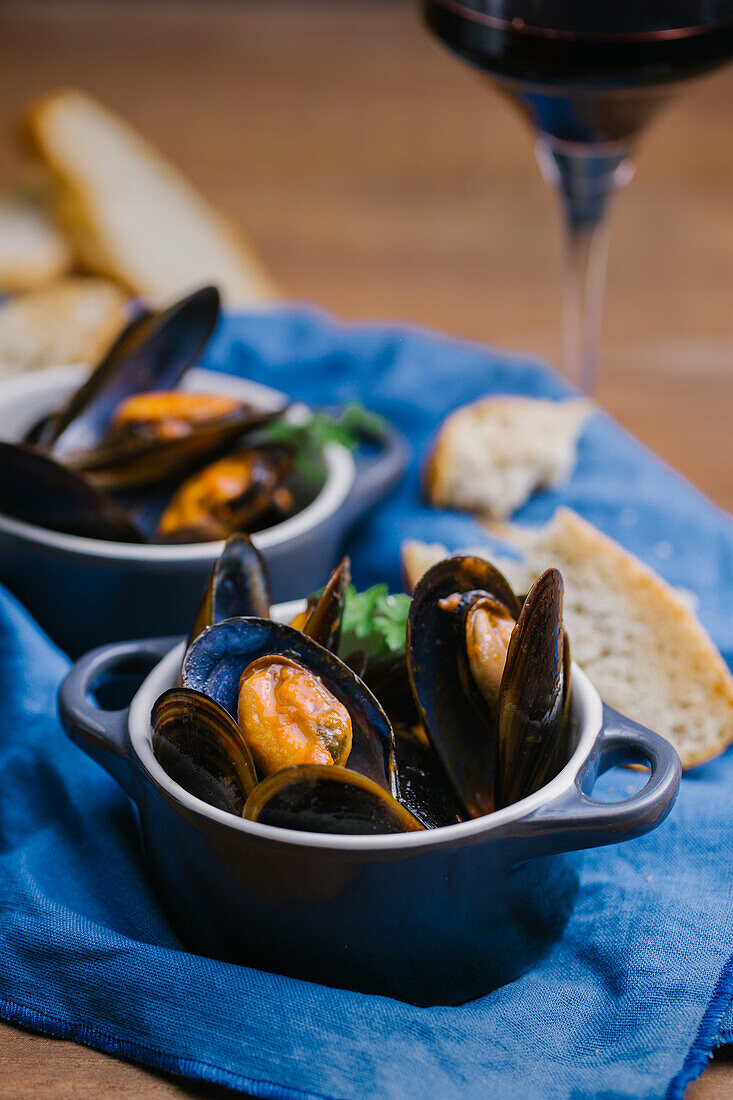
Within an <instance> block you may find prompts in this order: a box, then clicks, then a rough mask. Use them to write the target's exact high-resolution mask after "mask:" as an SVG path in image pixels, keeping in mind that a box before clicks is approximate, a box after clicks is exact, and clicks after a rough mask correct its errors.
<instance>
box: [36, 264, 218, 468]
mask: <svg viewBox="0 0 733 1100" xmlns="http://www.w3.org/2000/svg"><path fill="white" fill-rule="evenodd" d="M219 310H220V301H219V292H218V291H217V289H216V287H213V286H208V287H204V288H203V289H202V290H197V291H195V292H194V293H193V294H190V295H189V296H188V297H187V298H183V299H181V301H179V302H176V303H174V305H172V306H170V307H169V308H168V309H166V310H163V311H162V312H160V313H145V314H143V315H142V316H141V317H139V318H137V319H136V320H135V321H133V322H132V323H131V324H130V325H129V326H128V328H127V329H126V330H125V331H124V332H123V333H122V334H121V335H120V336H119V337H118V339H117V340H116V341H115V343H114V344H113V345H112V347H111V348H110V349H109V351H108V352H107V354H106V355H105V357H104V359H103V360H102V362H101V363H100V364H99V366H97V367H96V369H95V370H94V371H93V372H92V374H90V375H89V377H88V378H87V380H86V382H84V383H83V385H82V386H80V388H79V389H78V390H76V391H75V392H74V393H73V394H72V396H71V398H70V399H69V401H68V402H67V403H66V405H65V406H64V407H63V408H62V409H60V410H59V411H58V412H57V413H56V414H55V415H54V416H52V417H50V418H49V420H48V421H47V423H46V426H45V428H44V430H43V432H42V433H41V435H40V438H39V440H38V445H39V446H41V447H44V448H46V449H47V450H49V451H50V452H51V453H52V454H53V456H54V457H55V458H57V459H62V458H65V456H67V455H69V454H72V453H74V452H77V453H79V452H83V451H88V450H92V449H94V448H95V447H97V446H99V444H100V443H101V442H102V440H103V438H104V436H105V435H106V432H107V429H108V426H109V423H110V421H111V419H112V417H113V415H114V412H115V409H116V408H117V407H118V405H119V404H120V403H121V402H122V401H123V400H125V399H126V398H128V397H130V396H131V395H132V394H135V393H144V392H146V391H151V390H170V389H173V388H174V387H175V386H177V385H178V383H179V382H180V380H181V378H182V377H183V375H184V373H185V372H186V370H187V369H188V368H189V367H190V366H191V365H192V364H193V363H194V362H195V361H196V359H197V358H198V357H199V355H200V354H201V352H202V351H203V349H204V347H205V345H206V343H207V341H208V340H209V337H210V336H211V334H212V332H213V331H214V328H215V326H216V323H217V321H218V319H219Z"/></svg>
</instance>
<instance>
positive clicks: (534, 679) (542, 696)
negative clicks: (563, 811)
mask: <svg viewBox="0 0 733 1100" xmlns="http://www.w3.org/2000/svg"><path fill="white" fill-rule="evenodd" d="M562 603H563V581H562V577H561V575H560V573H559V572H558V570H557V569H548V570H547V571H546V572H545V573H543V574H542V576H541V577H540V578H539V579H538V580H537V581H536V583H535V584H534V585H533V587H532V588H531V590H530V592H529V594H528V595H527V598H526V600H525V602H524V606H523V608H522V612H521V615H520V616H519V620H518V622H517V625H516V627H515V629H514V633H513V634H512V638H511V641H510V643H509V652H508V654H507V661H506V668H505V670H504V677H503V680H502V685H501V696H500V701H499V718H498V730H497V740H496V770H495V773H494V782H495V787H494V801H495V804H496V808H497V809H501V808H502V807H503V806H510V805H511V804H512V803H514V802H518V801H519V799H520V798H526V797H527V795H530V794H533V793H534V792H535V791H538V790H539V789H540V787H543V786H544V785H545V783H548V782H549V781H550V780H551V779H552V778H554V776H555V775H556V774H557V772H558V771H559V770H560V768H561V767H562V766H563V764H564V763H565V762H566V754H567V731H566V717H567V710H568V700H569V690H570V688H569V679H570V677H569V668H570V664H569V661H570V653H569V647H568V645H567V637H566V636H565V634H564V631H563V628H562Z"/></svg>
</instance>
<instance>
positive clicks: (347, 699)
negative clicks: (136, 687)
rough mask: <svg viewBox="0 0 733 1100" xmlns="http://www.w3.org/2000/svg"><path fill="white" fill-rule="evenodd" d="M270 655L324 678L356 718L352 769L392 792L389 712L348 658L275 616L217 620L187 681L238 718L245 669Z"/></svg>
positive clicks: (195, 653) (188, 661) (193, 651)
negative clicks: (274, 619)
mask: <svg viewBox="0 0 733 1100" xmlns="http://www.w3.org/2000/svg"><path fill="white" fill-rule="evenodd" d="M267 655H272V656H282V657H288V658H290V659H291V660H293V661H296V662H297V663H298V664H300V665H303V666H304V667H305V668H307V669H309V670H310V671H311V672H312V673H314V674H315V675H316V676H319V677H320V678H321V680H322V681H323V683H324V685H325V686H326V688H327V689H328V690H329V691H330V692H331V694H332V695H334V696H335V697H336V698H337V699H338V700H339V702H340V703H342V704H343V705H344V706H345V707H346V709H347V710H348V712H349V715H350V717H351V724H352V732H353V742H352V749H351V754H350V756H349V759H348V765H349V768H350V769H353V770H354V771H356V772H359V774H361V775H365V776H367V777H368V778H369V779H372V780H373V781H374V782H375V783H377V784H378V785H379V786H380V787H382V788H383V789H384V790H388V791H390V793H391V791H392V787H391V776H390V760H391V757H392V742H393V734H392V727H391V726H390V723H389V719H388V718H387V715H386V714H385V713H384V711H383V710H382V708H381V707H380V705H379V703H378V702H377V700H376V699H375V698H374V696H373V695H372V693H371V692H370V691H369V689H368V688H367V687H366V685H365V684H363V683H362V681H361V680H360V679H359V678H358V677H357V676H356V675H355V674H354V672H352V670H351V669H350V668H349V667H348V666H347V665H345V664H344V663H343V661H340V660H339V659H338V657H336V656H335V655H334V654H333V653H330V652H329V651H328V650H327V649H324V648H323V646H320V645H318V643H317V642H314V641H313V640H312V639H311V638H307V637H306V636H305V635H304V634H303V633H301V631H299V630H295V629H294V628H293V627H290V626H285V625H284V624H283V623H276V622H273V621H272V620H271V619H259V618H234V619H225V620H224V621H222V622H218V623H215V624H214V625H213V626H210V627H208V628H207V629H206V630H204V631H203V633H202V634H199V636H198V638H196V639H195V640H194V642H192V644H191V645H190V647H189V649H188V652H187V653H186V656H185V657H184V660H183V668H182V670H181V677H182V681H183V683H184V685H186V686H187V687H191V688H195V689H196V690H198V691H203V692H205V693H206V694H207V695H210V696H211V697H212V698H213V699H215V700H216V702H218V703H220V704H221V706H223V707H224V708H225V709H226V710H227V711H228V712H229V713H230V714H231V715H232V716H233V717H236V715H237V704H238V698H239V679H240V677H241V675H242V672H243V671H244V669H245V668H246V667H247V666H248V665H250V664H251V663H252V661H254V660H256V659H257V658H258V657H264V656H267Z"/></svg>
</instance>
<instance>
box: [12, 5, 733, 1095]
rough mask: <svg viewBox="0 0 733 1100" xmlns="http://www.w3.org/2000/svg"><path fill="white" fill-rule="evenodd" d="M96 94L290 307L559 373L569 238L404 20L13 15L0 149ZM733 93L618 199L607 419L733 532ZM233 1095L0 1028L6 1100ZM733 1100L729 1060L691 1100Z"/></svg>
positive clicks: (521, 151)
mask: <svg viewBox="0 0 733 1100" xmlns="http://www.w3.org/2000/svg"><path fill="white" fill-rule="evenodd" d="M61 85H78V86H80V87H83V88H85V89H87V90H89V91H90V92H93V93H94V94H96V95H98V96H100V97H101V98H102V99H103V100H105V101H106V102H108V103H109V104H110V105H111V106H113V107H114V108H116V109H118V110H120V111H121V112H123V113H124V114H125V115H126V116H128V117H129V118H130V119H131V120H132V121H133V122H135V123H136V124H137V125H138V126H139V127H140V128H141V129H142V130H143V131H144V132H145V133H146V134H147V135H149V137H151V138H152V139H153V140H154V141H155V142H157V143H158V144H159V145H160V147H161V148H162V149H164V150H165V151H166V152H167V153H168V154H170V156H171V157H173V158H174V159H175V160H176V161H177V162H178V163H179V164H180V165H181V166H182V167H184V168H185V169H186V171H187V172H188V173H189V174H190V176H191V177H192V178H193V179H194V180H195V181H196V183H198V184H199V185H200V187H201V188H202V189H203V190H204V191H205V192H206V193H207V194H208V195H209V196H210V198H211V199H212V200H214V201H215V202H216V203H218V204H219V205H220V206H221V207H223V208H224V209H226V210H227V211H228V212H229V213H231V214H232V215H233V216H234V217H235V218H237V219H239V220H240V221H241V222H242V224H243V225H245V226H246V227H247V228H248V229H249V231H250V233H251V235H252V236H253V237H254V239H255V240H256V242H257V244H258V246H259V249H260V252H261V254H262V256H263V258H264V260H265V261H266V263H267V265H268V266H269V268H270V270H271V271H272V273H273V275H274V276H275V277H276V279H277V280H278V282H279V283H280V284H281V285H282V286H283V287H284V288H285V290H286V293H287V294H288V296H291V297H293V298H295V299H301V300H302V299H308V300H313V301H316V302H319V303H321V304H322V305H324V306H326V307H327V308H329V309H330V310H332V311H334V312H335V313H337V314H339V315H341V316H343V317H347V318H395V319H400V320H407V321H412V322H416V323H418V324H421V325H429V326H434V327H436V328H440V329H446V330H448V331H450V332H453V333H457V334H460V335H463V336H467V337H471V338H477V339H480V340H483V341H488V342H491V343H494V344H498V345H502V346H504V347H507V348H515V349H521V350H523V351H529V352H533V353H537V354H538V355H541V356H543V357H545V358H548V359H550V360H556V358H557V354H558V350H559V310H560V298H559V286H560V268H561V259H562V249H561V238H560V233H559V229H558V225H557V221H556V211H555V209H554V200H553V197H552V196H551V195H550V193H549V192H548V191H547V189H546V188H545V187H544V185H543V184H542V182H541V180H540V178H539V173H538V172H537V170H536V167H535V164H534V158H533V152H532V144H531V141H530V138H529V135H528V133H527V132H526V130H525V128H524V126H523V125H522V124H520V122H519V120H518V119H517V118H516V117H515V115H514V113H513V111H512V109H511V108H510V106H509V105H508V104H507V103H505V102H504V101H503V99H502V98H501V97H500V96H499V95H497V94H496V93H495V92H493V91H490V90H488V89H486V88H485V87H484V86H483V84H482V83H481V82H480V81H479V79H478V78H477V77H476V75H475V74H474V73H472V72H470V71H469V70H468V69H467V68H464V67H463V66H462V65H460V64H459V63H458V62H457V61H455V60H454V59H453V58H451V57H449V56H447V55H445V54H443V53H442V52H441V51H439V49H438V48H437V47H436V46H435V45H434V44H433V43H432V42H431V41H430V40H429V39H428V37H427V35H426V34H425V33H424V32H423V31H422V29H421V28H420V26H419V24H418V20H417V16H416V12H415V9H414V6H413V4H412V3H411V2H409V0H405V2H402V0H392V2H389V0H310V2H307V3H306V2H304V0H280V2H279V3H273V2H272V0H254V2H241V3H232V2H219V0H206V2H204V0H200V2H199V3H194V2H189V0H185V2H182V0H169V2H167V3H158V4H151V3H149V2H145V0H106V2H99V3H94V2H92V0H65V2H64V3H49V2H41V0H38V2H35V3H32V4H29V3H27V2H25V0H17V2H12V0H0V132H2V135H3V146H2V147H3V148H4V149H5V150H6V151H7V156H6V157H5V158H2V159H1V160H0V182H3V181H9V180H11V179H12V177H13V173H14V171H15V167H16V161H17V157H16V156H15V154H14V153H13V150H12V140H11V138H12V131H13V125H14V123H15V120H16V118H17V116H18V113H19V111H20V110H21V108H22V107H23V105H24V103H26V102H27V100H28V99H29V98H31V97H32V96H34V95H36V94H38V93H40V92H43V91H46V90H48V89H51V88H54V87H57V86H61ZM732 118H733V70H731V71H729V72H723V73H720V74H718V75H716V76H713V77H711V78H708V79H707V80H706V81H703V82H701V83H699V84H697V85H695V86H694V87H693V88H691V89H689V90H688V91H687V93H686V94H685V95H683V96H682V97H681V98H680V99H679V100H678V101H676V102H675V103H673V104H672V105H671V106H670V107H669V108H668V109H667V111H666V113H665V114H664V115H663V116H662V117H661V118H660V119H659V120H658V121H657V123H656V124H655V126H654V127H653V128H652V130H651V131H650V133H649V134H648V137H647V139H646V141H645V142H644V144H643V146H642V148H641V149H640V151H639V154H638V158H637V166H638V170H637V175H636V177H635V179H634V181H633V182H632V184H631V185H630V186H629V188H628V189H627V191H626V192H625V193H624V194H623V195H622V196H620V198H619V201H618V204H617V209H616V211H615V226H614V238H613V244H612V249H611V262H610V270H609V280H608V299H607V311H606V327H605V335H604V349H603V364H602V371H601V384H600V400H601V401H602V402H603V403H604V404H605V405H606V406H607V408H608V409H610V411H611V412H612V413H613V414H614V415H615V416H616V417H617V418H618V419H619V420H620V421H621V422H622V423H623V424H625V425H626V426H627V427H629V428H630V429H631V430H632V431H633V432H635V433H636V434H637V435H638V436H639V437H640V438H641V439H643V440H644V441H645V442H646V443H648V444H649V445H650V446H651V447H653V448H654V449H655V450H657V451H658V452H659V453H660V454H661V455H663V456H664V458H666V459H667V460H668V461H670V462H671V463H673V464H674V465H675V466H677V467H678V468H679V469H680V470H682V471H683V472H684V473H685V474H686V475H687V476H688V477H689V478H691V479H692V481H693V482H695V483H696V484H697V485H698V486H699V487H700V488H701V489H703V490H704V491H705V492H706V493H708V494H709V495H710V496H711V497H712V498H713V500H715V501H716V502H717V503H718V504H720V505H722V506H723V507H725V508H729V509H732V508H733V461H731V458H732V457H733V456H732V453H731V451H732V448H731V420H732V418H733V308H731V284H732V283H733V143H732V142H731V121H732ZM185 1095H196V1096H214V1095H217V1096H218V1095H224V1093H222V1092H220V1090H211V1089H208V1090H207V1089H203V1090H202V1089H192V1088H190V1087H182V1086H180V1085H178V1084H176V1083H174V1082H172V1081H171V1080H168V1079H166V1078H164V1077H158V1076H155V1075H152V1074H150V1073H148V1072H147V1071H144V1070H141V1069H138V1068H136V1067H133V1066H130V1065H127V1064H124V1063H121V1062H118V1061H116V1060H114V1059H112V1058H109V1057H107V1056H104V1055H101V1054H97V1053H95V1052H93V1051H89V1050H86V1049H84V1048H82V1047H79V1046H75V1045H73V1044H71V1043H65V1042H59V1041H53V1040H50V1039H45V1038H39V1037H37V1036H33V1035H29V1034H27V1033H25V1032H23V1031H20V1030H17V1029H15V1028H11V1027H7V1026H5V1025H0V1100H6V1098H7V1100H11V1098H12V1100H22V1098H25V1097H29V1098H30V1097H34V1098H35V1097H41V1096H43V1097H46V1096H49V1097H59V1098H60V1097H69V1098H71V1097H73V1098H74V1100H79V1098H87V1097H89V1098H91V1097H98V1096H105V1097H106V1096H119V1097H135V1098H140V1100H143V1098H144V1100H148V1098H150V1100H152V1098H153V1097H163V1096H166V1097H167V1096H171V1097H172V1096H185ZM731 1095H733V1065H730V1064H727V1063H726V1059H725V1056H721V1057H719V1058H717V1059H716V1060H715V1062H714V1063H713V1065H712V1066H711V1068H710V1069H709V1070H708V1071H707V1072H706V1073H705V1074H704V1076H703V1078H702V1079H701V1080H700V1082H698V1083H697V1084H696V1085H694V1086H693V1087H692V1088H691V1089H690V1090H689V1092H688V1096H692V1097H694V1098H695V1100H712V1098H714V1097H720V1098H722V1097H729V1096H731Z"/></svg>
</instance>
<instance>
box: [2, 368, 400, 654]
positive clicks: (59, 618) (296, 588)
mask: <svg viewBox="0 0 733 1100" xmlns="http://www.w3.org/2000/svg"><path fill="white" fill-rule="evenodd" d="M84 375H85V371H84V369H83V368H77V367H60V368H51V369H49V370H45V371H36V372H34V373H31V374H24V375H21V376H19V377H18V378H12V379H10V381H8V382H5V383H4V384H3V385H1V386H0V438H2V439H11V440H18V439H22V438H23V435H24V434H25V432H26V431H27V430H28V429H29V428H30V427H32V425H34V424H35V423H37V421H38V420H39V419H40V418H41V417H43V416H45V415H46V414H47V413H49V412H51V411H52V410H53V409H56V408H58V407H59V406H60V405H61V404H62V403H63V401H64V400H65V399H66V398H67V397H68V395H69V394H70V393H71V392H73V390H74V389H76V388H77V387H78V385H79V383H80V381H81V379H82V378H83V377H84ZM185 388H188V389H194V390H205V391H208V392H210V393H226V394H231V395H232V396H233V397H238V398H240V399H242V400H244V401H247V400H250V401H254V402H256V403H257V404H259V405H261V406H262V407H264V408H279V407H280V406H281V405H282V404H283V403H284V401H285V400H286V398H285V395H284V394H282V393H279V392H278V391H277V390H273V389H270V388H269V387H267V386H261V385H258V384H257V383H254V382H249V381H246V380H244V379H241V378H235V377H234V376H233V375H229V374H222V373H220V372H218V371H208V370H200V369H196V370H191V371H189V372H188V374H187V375H186V380H185ZM408 457H409V448H408V445H407V442H406V440H405V439H404V438H403V436H402V435H400V433H399V432H397V431H396V429H394V428H392V429H390V430H389V432H388V434H387V436H386V438H385V441H384V445H383V446H382V449H381V450H380V451H378V452H377V453H376V454H374V455H373V456H369V457H365V458H363V459H361V458H360V459H358V460H356V461H355V459H354V457H353V456H352V454H351V452H350V451H348V450H347V449H346V448H345V447H341V446H338V445H336V444H333V445H331V446H328V447H326V448H325V449H324V452H323V462H324V468H325V480H324V482H323V484H322V486H321V487H320V489H319V491H318V492H317V494H316V495H315V496H314V498H313V499H312V500H311V501H310V502H309V503H308V504H307V506H306V507H304V508H303V509H302V510H301V511H299V512H297V513H296V514H295V515H293V516H291V517H290V518H288V519H286V520H285V521H284V522H282V523H278V524H276V525H275V526H274V527H270V528H269V529H268V530H266V531H261V532H258V533H256V534H255V535H254V536H253V540H252V541H253V542H254V543H255V545H256V546H257V548H258V550H260V552H261V553H262V554H263V556H264V558H265V560H266V561H267V565H268V568H269V572H270V577H271V580H272V587H273V594H274V598H275V599H276V600H291V599H294V598H296V597H297V596H300V595H301V594H302V593H303V592H304V591H305V592H309V591H313V590H315V589H316V588H319V587H320V585H321V584H322V583H323V578H324V576H327V575H328V572H329V569H330V568H331V567H332V566H333V565H335V564H336V561H337V560H338V558H339V556H340V553H341V551H342V547H343V543H344V540H345V537H346V535H347V533H348V531H349V528H350V527H351V526H352V525H353V524H354V523H355V522H356V521H357V520H358V519H359V518H360V517H361V516H362V515H364V514H365V513H366V512H367V511H368V510H369V509H370V508H371V507H373V505H375V504H377V503H378V502H379V501H380V500H381V499H382V498H383V497H384V496H385V495H386V494H387V493H388V492H389V491H390V489H392V488H393V487H394V486H395V485H396V484H397V482H398V481H399V479H400V477H401V476H402V474H403V472H404V470H405V468H406V466H407V460H408ZM223 545H224V544H223V543H222V542H207V543H196V544H191V545H187V546H154V545H135V544H131V543H118V542H106V541H103V540H100V539H89V538H79V537H78V536H74V535H64V534H59V533H57V532H55V531H47V530H45V529H44V528H42V527H37V526H35V525H34V524H30V523H23V522H21V521H20V520H16V519H13V518H11V517H9V516H5V515H2V514H0V582H2V583H3V584H5V585H6V586H7V587H8V588H9V589H10V590H11V591H12V592H13V593H14V594H15V595H16V596H18V598H19V599H20V600H21V602H22V603H23V604H24V606H25V607H27V608H28V610H29V611H30V612H31V614H32V615H33V616H34V618H35V619H36V620H37V621H38V622H39V623H40V624H41V626H42V627H43V628H44V629H45V630H46V631H47V632H48V633H49V634H50V636H51V637H52V638H53V640H54V641H55V642H57V643H58V644H59V645H60V646H61V648H62V649H64V650H65V651H66V652H67V653H70V654H71V655H72V656H78V655H79V654H81V653H84V652H86V650H88V649H90V648H91V647H92V646H96V645H100V644H101V643H102V642H107V641H113V640H115V639H118V638H140V637H151V636H160V635H163V634H185V633H187V631H188V630H189V628H190V625H191V621H192V619H193V615H194V613H195V610H196V607H197V605H198V602H199V600H200V598H201V592H202V590H203V587H204V584H205V582H206V578H207V577H208V575H209V573H210V571H211V568H212V566H213V564H214V562H215V561H216V559H217V558H218V557H219V555H220V554H221V551H222V549H223Z"/></svg>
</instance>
